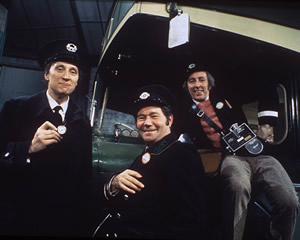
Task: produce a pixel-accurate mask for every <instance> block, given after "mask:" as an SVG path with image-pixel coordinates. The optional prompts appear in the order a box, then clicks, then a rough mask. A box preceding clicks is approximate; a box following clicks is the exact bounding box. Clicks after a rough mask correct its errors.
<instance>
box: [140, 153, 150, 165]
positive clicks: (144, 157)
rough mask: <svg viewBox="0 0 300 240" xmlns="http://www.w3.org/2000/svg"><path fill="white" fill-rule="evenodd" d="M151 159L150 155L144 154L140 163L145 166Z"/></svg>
mask: <svg viewBox="0 0 300 240" xmlns="http://www.w3.org/2000/svg"><path fill="white" fill-rule="evenodd" d="M150 159H151V155H150V153H148V152H147V153H145V154H144V155H143V156H142V163H143V164H147V163H148V162H149V161H150Z"/></svg>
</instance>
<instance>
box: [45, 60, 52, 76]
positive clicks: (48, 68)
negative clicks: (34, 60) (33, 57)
mask: <svg viewBox="0 0 300 240" xmlns="http://www.w3.org/2000/svg"><path fill="white" fill-rule="evenodd" d="M53 63H55V62H54V61H52V62H49V63H47V64H46V66H45V67H44V74H48V73H49V71H50V68H51V66H52V64H53Z"/></svg>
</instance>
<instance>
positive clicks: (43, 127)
mask: <svg viewBox="0 0 300 240" xmlns="http://www.w3.org/2000/svg"><path fill="white" fill-rule="evenodd" d="M39 129H41V130H49V129H50V130H54V131H57V128H56V127H55V126H54V125H53V124H52V123H51V122H49V121H46V122H44V123H43V124H42V125H41V126H40V127H39Z"/></svg>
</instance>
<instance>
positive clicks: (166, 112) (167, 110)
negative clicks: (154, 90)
mask: <svg viewBox="0 0 300 240" xmlns="http://www.w3.org/2000/svg"><path fill="white" fill-rule="evenodd" d="M161 110H162V112H163V114H164V115H165V116H166V118H167V122H166V124H167V125H169V121H170V117H171V116H172V114H173V113H172V110H171V108H170V107H167V106H162V107H161Z"/></svg>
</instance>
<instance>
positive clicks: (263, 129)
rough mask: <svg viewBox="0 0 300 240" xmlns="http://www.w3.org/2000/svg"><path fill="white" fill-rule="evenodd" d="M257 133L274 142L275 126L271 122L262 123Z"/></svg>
mask: <svg viewBox="0 0 300 240" xmlns="http://www.w3.org/2000/svg"><path fill="white" fill-rule="evenodd" d="M256 135H257V136H258V137H260V138H262V139H264V140H266V141H267V142H274V133H273V127H272V126H270V125H269V124H264V125H260V126H259V127H258V130H257V132H256Z"/></svg>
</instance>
